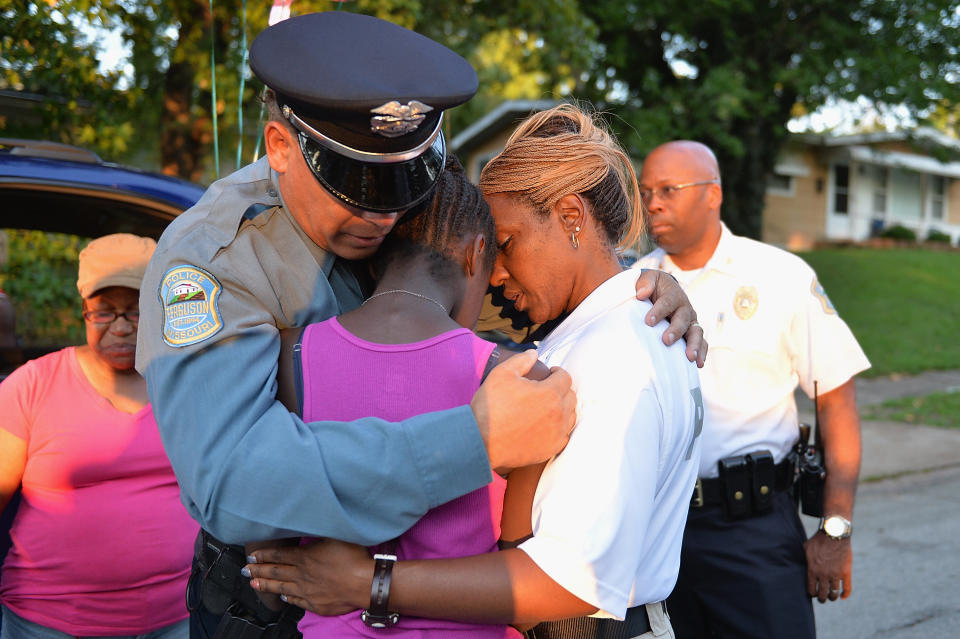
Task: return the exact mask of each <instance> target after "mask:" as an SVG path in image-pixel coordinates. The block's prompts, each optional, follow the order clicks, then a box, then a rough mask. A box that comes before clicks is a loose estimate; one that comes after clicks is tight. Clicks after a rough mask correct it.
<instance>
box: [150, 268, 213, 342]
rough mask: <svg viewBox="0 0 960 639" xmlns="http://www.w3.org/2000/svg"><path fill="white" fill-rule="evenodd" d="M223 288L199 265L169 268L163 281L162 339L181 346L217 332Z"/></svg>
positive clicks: (161, 294) (161, 303) (161, 284)
mask: <svg viewBox="0 0 960 639" xmlns="http://www.w3.org/2000/svg"><path fill="white" fill-rule="evenodd" d="M222 290H223V287H222V286H221V285H220V282H218V281H217V278H215V277H214V276H213V275H210V274H209V273H207V272H206V271H204V270H203V269H200V268H197V267H196V266H191V265H190V264H181V265H180V266H174V267H173V268H171V269H170V270H168V271H167V272H166V273H165V274H164V276H163V280H161V282H160V305H161V306H162V307H163V341H164V342H166V343H167V344H169V345H170V346H174V347H181V346H189V345H191V344H196V343H197V342H202V341H203V340H205V339H207V338H210V337H213V336H214V335H216V334H217V332H219V331H220V329H221V328H223V319H222V318H221V317H220V309H219V308H218V307H217V303H218V302H219V301H220V292H221V291H222Z"/></svg>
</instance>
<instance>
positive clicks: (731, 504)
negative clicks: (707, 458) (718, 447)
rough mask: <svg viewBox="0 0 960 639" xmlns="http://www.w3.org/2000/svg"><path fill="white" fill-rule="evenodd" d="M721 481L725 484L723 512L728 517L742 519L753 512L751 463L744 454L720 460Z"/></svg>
mask: <svg viewBox="0 0 960 639" xmlns="http://www.w3.org/2000/svg"><path fill="white" fill-rule="evenodd" d="M718 467H719V470H720V482H721V484H722V485H723V514H724V515H725V516H726V517H727V519H741V518H743V517H746V516H748V515H749V514H750V512H751V505H750V503H751V496H752V495H751V494H752V490H751V486H750V465H749V464H748V463H747V458H746V457H744V456H743V455H735V456H733V457H726V458H724V459H721V460H720V463H719V465H718Z"/></svg>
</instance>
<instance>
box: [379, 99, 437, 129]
mask: <svg viewBox="0 0 960 639" xmlns="http://www.w3.org/2000/svg"><path fill="white" fill-rule="evenodd" d="M430 111H433V107H432V106H427V105H426V104H424V103H423V102H419V101H417V100H411V101H410V102H407V103H406V104H400V103H399V102H397V101H396V100H391V101H390V102H387V103H386V104H383V105H380V106H378V107H377V108H375V109H370V113H377V114H378V115H375V116H373V117H372V118H370V130H371V131H373V132H374V133H378V134H380V135H382V136H383V137H385V138H397V137H400V136H401V135H406V134H407V133H412V132H413V131H416V130H417V127H418V126H420V123H421V122H423V120H424V119H425V118H426V117H427V116H426V115H425V114H426V113H429V112H430Z"/></svg>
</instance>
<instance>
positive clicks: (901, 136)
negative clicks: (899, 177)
mask: <svg viewBox="0 0 960 639" xmlns="http://www.w3.org/2000/svg"><path fill="white" fill-rule="evenodd" d="M790 137H791V138H793V139H796V140H800V141H801V142H805V143H807V144H811V145H815V146H827V147H837V146H853V145H861V146H862V145H870V144H880V143H882V142H912V143H914V144H919V145H920V146H928V147H929V146H931V145H932V146H937V147H941V148H944V149H948V150H952V151H956V152H960V140H957V139H955V138H952V137H950V136H949V135H946V134H945V133H943V132H941V131H938V130H936V129H934V128H931V127H925V126H921V127H917V128H915V129H910V130H902V129H901V130H898V131H873V132H871V133H854V134H850V135H831V134H829V133H826V134H814V133H797V134H794V135H791V136H790Z"/></svg>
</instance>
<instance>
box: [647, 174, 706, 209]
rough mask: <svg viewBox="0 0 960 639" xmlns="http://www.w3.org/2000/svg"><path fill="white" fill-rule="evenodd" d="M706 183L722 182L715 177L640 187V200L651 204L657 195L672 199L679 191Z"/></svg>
mask: <svg viewBox="0 0 960 639" xmlns="http://www.w3.org/2000/svg"><path fill="white" fill-rule="evenodd" d="M706 184H720V180H719V179H718V178H714V179H712V180H702V181H700V182H688V183H686V184H666V185H664V186H658V187H657V188H655V189H640V200H641V201H642V202H643V203H644V204H650V202H652V201H653V198H654V197H656V196H659V197H660V199H661V200H670V199H673V196H675V195H676V194H677V191H682V190H683V189H688V188H690V187H691V186H704V185H706Z"/></svg>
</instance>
